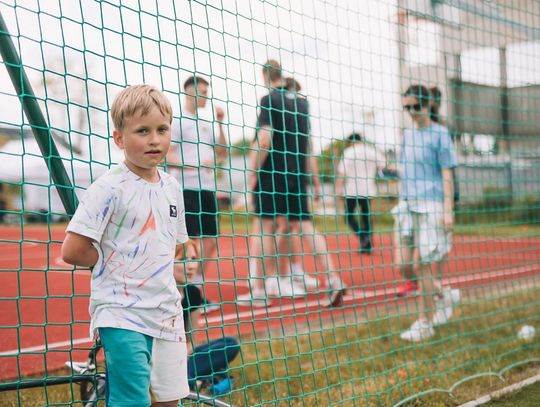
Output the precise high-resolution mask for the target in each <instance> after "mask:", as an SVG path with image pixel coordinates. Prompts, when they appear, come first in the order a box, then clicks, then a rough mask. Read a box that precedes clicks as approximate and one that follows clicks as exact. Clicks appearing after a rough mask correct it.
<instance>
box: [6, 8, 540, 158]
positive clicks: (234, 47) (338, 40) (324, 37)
mask: <svg viewBox="0 0 540 407" xmlns="http://www.w3.org/2000/svg"><path fill="white" fill-rule="evenodd" d="M202 3H204V4H202ZM13 4H15V3H14V0H11V1H3V2H0V11H1V12H2V14H3V16H4V19H5V20H6V22H7V24H8V29H9V31H10V32H11V34H12V35H15V36H16V37H17V38H16V40H17V41H16V44H15V45H16V47H17V49H18V50H19V52H20V54H21V58H22V60H23V63H24V65H25V67H26V70H27V74H28V75H29V77H30V79H31V82H32V84H33V87H34V91H35V92H36V94H37V95H38V96H39V97H41V98H45V97H46V98H47V103H46V104H42V105H43V108H44V111H45V112H46V116H47V119H48V120H49V122H50V123H51V126H52V127H53V128H54V129H56V131H57V132H62V131H66V130H67V129H71V130H72V131H71V132H70V136H71V137H72V141H73V142H75V143H77V142H80V143H81V144H82V147H83V149H85V150H86V151H87V152H88V151H91V152H92V154H93V159H96V160H100V161H102V160H103V161H106V160H107V159H113V157H118V151H117V150H116V148H115V147H114V146H112V147H111V146H110V144H109V143H110V140H109V138H108V134H109V133H110V132H111V128H110V122H109V118H108V110H109V107H110V104H111V103H112V100H113V98H114V95H115V94H116V93H117V92H118V91H119V90H120V89H121V88H123V87H124V86H126V85H128V84H130V85H131V84H136V83H141V82H145V83H149V84H153V85H155V86H157V87H158V88H160V89H162V90H164V91H165V93H166V95H167V96H168V97H169V99H170V100H171V102H172V104H173V110H174V112H175V116H179V115H180V114H181V113H180V111H181V104H182V99H183V97H182V95H181V85H182V83H183V81H184V80H185V79H186V78H187V77H188V76H190V75H191V74H193V73H194V72H196V73H198V74H201V75H203V76H205V77H207V78H209V79H210V81H211V84H212V103H210V104H209V105H210V106H217V105H219V106H222V107H223V108H224V109H225V110H226V112H227V118H226V122H227V130H228V136H229V139H230V142H231V143H238V142H239V141H241V140H242V139H246V140H251V139H252V138H253V135H254V126H255V122H256V114H257V108H256V107H257V100H259V99H260V98H261V97H262V96H263V95H264V94H265V93H266V92H267V90H266V88H265V87H264V86H263V84H262V78H261V74H260V73H261V63H263V62H264V61H265V60H267V59H268V58H274V59H278V60H280V61H281V63H282V66H283V68H284V70H285V72H286V74H287V75H291V76H294V77H295V78H296V79H297V80H298V81H299V82H300V83H301V85H302V88H303V89H302V93H304V94H305V95H306V96H307V97H308V99H309V101H310V106H311V114H312V126H313V138H314V140H315V149H316V150H319V149H320V148H321V147H324V146H325V145H327V144H328V143H330V142H331V141H332V140H335V139H341V138H343V137H345V136H346V135H348V134H349V133H350V132H352V131H361V132H364V133H365V134H366V135H367V137H368V138H369V139H371V140H372V141H375V142H377V143H379V144H381V146H382V147H383V148H387V147H392V146H393V145H394V144H395V142H396V140H397V139H398V137H399V133H400V128H401V118H402V115H403V113H402V109H401V101H400V97H399V94H400V89H399V80H398V79H399V54H398V47H397V25H396V24H397V0H379V1H357V0H327V1H323V0H271V1H259V0H208V1H206V2H201V1H195V0H192V1H187V0H186V1H173V0H160V1H159V2H157V1H156V2H141V1H138V0H122V1H120V0H116V1H94V0H79V1H74V0H58V1H41V2H38V1H37V0H17V2H16V5H17V7H16V8H13V7H12V5H13ZM120 6H121V7H120ZM38 11H39V14H38V13H37V12H38ZM436 35H437V32H436V30H435V31H434V30H433V29H426V30H425V31H421V32H419V33H418V36H419V37H420V39H422V38H423V37H425V38H427V40H428V41H429V40H431V39H432V38H434V36H436ZM83 51H84V52H83ZM412 51H414V53H409V54H410V55H411V56H412V59H413V62H415V63H425V62H434V63H436V62H437V61H436V59H437V56H436V54H434V53H433V48H431V49H430V50H426V51H425V52H422V51H421V50H418V49H416V50H412ZM508 52H509V58H508V60H509V61H512V62H511V66H510V67H509V81H510V82H511V83H512V84H527V83H540V44H539V43H536V44H532V45H531V44H528V45H523V44H521V45H516V46H511V47H509V50H508ZM434 58H435V59H434ZM497 58H498V56H497V53H496V50H493V49H481V50H472V51H467V52H465V53H464V54H463V57H462V67H463V79H465V80H471V81H475V82H480V83H486V84H498V80H499V78H498V68H497V65H496V64H497ZM85 78H88V80H84V79H85ZM44 81H45V83H46V86H43V85H42V84H43V82H44ZM0 104H1V105H2V107H3V108H2V109H1V110H0V124H6V123H8V124H14V125H20V123H21V122H22V121H23V116H22V113H21V109H20V104H19V102H18V99H17V97H16V96H15V95H14V91H13V87H12V85H11V83H10V82H9V79H8V76H7V75H6V74H5V67H4V66H3V64H1V65H0ZM205 114H206V115H208V116H211V114H212V111H211V109H208V111H207V112H205ZM88 134H90V137H88ZM90 146H91V149H90V148H89V147H90Z"/></svg>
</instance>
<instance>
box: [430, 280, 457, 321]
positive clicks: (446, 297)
mask: <svg viewBox="0 0 540 407" xmlns="http://www.w3.org/2000/svg"><path fill="white" fill-rule="evenodd" d="M460 299H461V293H460V291H459V290H458V289H457V288H454V289H451V288H444V289H443V297H442V298H441V299H439V300H437V301H436V303H435V312H434V313H433V319H432V320H431V324H432V325H433V326H439V325H444V324H446V323H448V320H449V319H450V318H452V315H453V314H454V305H455V304H457V303H458V302H459V300H460Z"/></svg>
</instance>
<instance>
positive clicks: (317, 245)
mask: <svg viewBox="0 0 540 407" xmlns="http://www.w3.org/2000/svg"><path fill="white" fill-rule="evenodd" d="M300 227H301V233H302V236H303V238H304V239H305V240H304V242H306V243H307V245H308V246H310V250H311V252H312V253H313V254H314V255H315V257H316V260H317V261H318V262H319V263H320V264H322V266H323V269H324V273H325V279H326V281H327V287H328V289H329V291H330V304H329V305H330V306H341V305H342V304H343V297H344V296H345V291H346V285H345V283H344V282H343V280H342V279H341V276H340V275H339V273H338V272H337V271H336V268H335V265H334V261H333V260H332V256H331V255H330V253H329V251H328V244H327V242H326V239H325V237H324V236H322V235H321V234H320V233H318V232H317V230H316V229H315V227H314V226H313V221H312V220H311V219H309V220H302V223H301V225H300Z"/></svg>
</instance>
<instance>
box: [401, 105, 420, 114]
mask: <svg viewBox="0 0 540 407" xmlns="http://www.w3.org/2000/svg"><path fill="white" fill-rule="evenodd" d="M403 109H404V110H407V111H409V112H413V111H414V112H419V111H421V110H422V105H421V104H420V103H415V104H414V105H403Z"/></svg>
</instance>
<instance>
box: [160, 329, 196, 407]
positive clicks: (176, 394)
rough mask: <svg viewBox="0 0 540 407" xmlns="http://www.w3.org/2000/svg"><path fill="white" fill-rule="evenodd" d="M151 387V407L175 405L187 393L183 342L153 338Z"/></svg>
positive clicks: (175, 406) (185, 356) (185, 355)
mask: <svg viewBox="0 0 540 407" xmlns="http://www.w3.org/2000/svg"><path fill="white" fill-rule="evenodd" d="M151 388H152V394H153V396H154V399H155V402H154V403H152V407H177V406H178V401H179V400H180V399H183V398H184V397H186V396H187V395H188V394H189V385H188V372H187V348H186V343H185V342H175V341H166V340H163V339H156V338H153V349H152V374H151Z"/></svg>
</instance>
